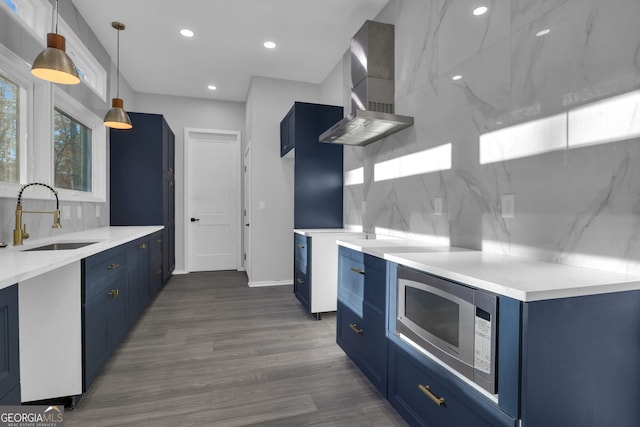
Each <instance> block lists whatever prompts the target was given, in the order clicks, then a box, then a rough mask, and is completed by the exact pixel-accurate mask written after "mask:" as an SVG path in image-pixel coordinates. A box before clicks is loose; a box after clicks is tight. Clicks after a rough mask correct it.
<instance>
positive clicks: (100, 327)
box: [82, 292, 111, 392]
mask: <svg viewBox="0 0 640 427" xmlns="http://www.w3.org/2000/svg"><path fill="white" fill-rule="evenodd" d="M108 311H109V296H108V295H107V293H106V292H105V293H103V294H99V295H95V296H94V297H93V298H91V299H90V300H88V301H87V302H86V303H84V304H83V305H82V362H83V369H82V382H83V388H82V391H85V392H86V391H87V390H88V389H89V386H90V385H91V384H92V383H93V381H94V380H95V379H96V377H97V376H98V374H100V371H101V370H102V367H103V366H104V365H105V364H106V363H107V361H108V360H109V357H111V346H110V343H109V328H108V324H109V316H108Z"/></svg>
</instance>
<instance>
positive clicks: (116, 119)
mask: <svg viewBox="0 0 640 427" xmlns="http://www.w3.org/2000/svg"><path fill="white" fill-rule="evenodd" d="M123 107H124V101H123V100H122V99H120V98H113V99H112V100H111V109H110V110H109V111H108V112H107V115H106V116H104V125H105V126H108V127H110V128H114V129H131V128H132V127H133V125H132V124H131V119H130V118H129V115H128V114H127V112H126V111H124V108H123Z"/></svg>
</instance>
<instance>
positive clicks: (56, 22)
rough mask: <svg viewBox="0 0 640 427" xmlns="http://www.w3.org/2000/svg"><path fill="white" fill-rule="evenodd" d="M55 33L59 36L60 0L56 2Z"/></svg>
mask: <svg viewBox="0 0 640 427" xmlns="http://www.w3.org/2000/svg"><path fill="white" fill-rule="evenodd" d="M55 28H56V31H55V33H56V34H58V0H56V21H55Z"/></svg>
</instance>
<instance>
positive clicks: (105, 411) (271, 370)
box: [65, 271, 406, 427]
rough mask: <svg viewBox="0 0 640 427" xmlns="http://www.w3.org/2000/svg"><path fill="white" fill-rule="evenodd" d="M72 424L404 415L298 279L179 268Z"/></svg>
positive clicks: (266, 422) (276, 422) (387, 419)
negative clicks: (306, 297) (279, 281)
mask: <svg viewBox="0 0 640 427" xmlns="http://www.w3.org/2000/svg"><path fill="white" fill-rule="evenodd" d="M65 425H66V426H68V427H69V426H92V427H93V426H116V425H117V426H158V427H162V426H246V425H252V426H327V425H328V426H350V427H357V426H404V425H406V424H405V423H404V421H402V419H401V418H400V417H399V415H397V413H396V412H395V411H394V410H393V409H392V408H391V406H390V405H389V403H388V402H387V401H386V400H385V399H384V398H383V397H382V396H381V395H380V394H379V393H378V391H377V390H376V389H375V388H374V387H373V386H372V385H371V384H370V383H369V381H368V380H367V379H366V378H365V377H364V375H363V374H362V373H361V372H360V371H359V370H358V368H356V366H355V365H354V364H353V363H352V362H351V361H350V359H349V358H348V357H347V356H346V355H345V354H344V353H343V352H342V350H341V349H340V348H339V347H338V346H337V345H336V343H335V313H328V314H324V315H323V318H322V320H320V321H315V320H313V319H312V318H311V317H310V316H309V315H308V314H306V313H305V312H304V310H303V309H302V306H301V305H300V303H299V302H298V301H297V300H296V299H295V297H294V296H293V293H292V290H291V287H290V286H277V287H264V288H249V287H248V286H247V278H246V275H245V274H244V273H239V272H235V271H234V272H231V271H229V272H205V273H192V274H189V275H183V276H174V277H172V278H171V280H170V281H169V283H168V284H167V286H166V287H165V288H164V289H163V290H162V292H161V293H160V294H159V295H158V297H157V298H156V300H155V301H154V302H153V304H152V305H151V306H150V307H149V308H148V309H147V311H146V312H145V313H144V314H143V316H142V318H141V319H140V321H139V322H138V324H137V325H136V326H135V328H134V329H133V330H132V331H131V333H130V335H129V337H128V338H127V340H126V341H125V342H124V343H123V344H122V345H121V347H120V348H119V349H118V351H117V352H116V353H115V354H114V356H113V358H112V359H111V361H110V362H109V364H108V365H107V366H106V367H105V369H104V370H103V372H102V375H101V376H100V377H99V378H98V379H97V380H96V382H95V383H94V384H93V385H92V386H91V388H90V390H89V391H88V392H87V393H86V394H85V396H84V397H83V398H82V400H81V401H80V403H79V405H78V406H77V407H76V408H75V409H74V410H67V411H66V412H65Z"/></svg>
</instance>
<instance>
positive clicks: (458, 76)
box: [451, 74, 462, 80]
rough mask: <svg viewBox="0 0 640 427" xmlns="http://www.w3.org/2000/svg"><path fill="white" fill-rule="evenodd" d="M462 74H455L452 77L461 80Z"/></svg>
mask: <svg viewBox="0 0 640 427" xmlns="http://www.w3.org/2000/svg"><path fill="white" fill-rule="evenodd" d="M461 79H462V76H461V75H460V74H456V75H455V76H453V77H451V80H461Z"/></svg>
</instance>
